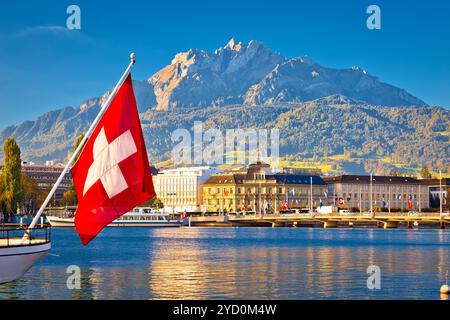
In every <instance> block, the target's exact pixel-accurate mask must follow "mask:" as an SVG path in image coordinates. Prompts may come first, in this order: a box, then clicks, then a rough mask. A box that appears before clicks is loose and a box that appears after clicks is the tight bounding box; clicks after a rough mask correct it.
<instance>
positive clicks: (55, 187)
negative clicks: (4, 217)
mask: <svg viewBox="0 0 450 320" xmlns="http://www.w3.org/2000/svg"><path fill="white" fill-rule="evenodd" d="M130 60H131V61H130V64H129V65H128V67H127V69H126V70H125V72H124V73H123V75H122V77H121V78H120V80H119V82H117V84H116V86H115V87H114V89H113V91H112V92H111V94H110V95H109V97H108V99H107V100H106V101H105V102H104V103H103V105H102V107H101V109H100V112H99V113H98V114H97V117H96V118H95V119H94V121H93V122H92V124H91V126H90V127H89V129H88V131H87V132H86V134H85V135H84V137H83V139H82V140H81V142H80V144H79V145H78V147H77V148H76V150H75V152H74V153H73V154H72V156H71V157H70V159H69V161H68V162H67V164H66V166H65V167H64V170H63V171H62V172H61V174H60V176H59V177H58V179H57V180H56V182H55V184H54V185H53V187H52V189H51V190H50V192H49V193H48V195H47V198H45V200H44V202H43V203H42V205H41V207H40V209H39V211H38V212H37V213H36V216H35V217H34V219H33V221H31V224H30V225H29V226H28V228H27V230H25V234H24V236H23V238H22V240H26V239H28V236H29V234H30V230H31V229H33V228H34V227H35V226H36V223H37V222H38V220H39V218H40V217H41V215H42V213H43V212H44V209H45V208H46V207H47V205H48V203H49V202H50V200H51V199H52V197H53V195H54V194H55V192H56V189H58V187H59V185H60V184H61V182H62V180H63V179H64V176H65V175H66V174H67V172H68V171H69V168H70V165H71V164H72V163H73V162H74V161H75V159H76V157H77V155H78V154H79V153H80V152H81V150H82V149H83V147H84V144H85V143H86V141H87V140H88V139H89V137H90V136H91V135H92V132H93V131H94V130H95V128H96V127H97V124H98V122H99V121H100V119H101V118H102V116H103V114H104V113H105V112H106V110H107V109H108V107H109V105H110V104H111V102H112V100H113V99H114V97H115V96H116V94H117V92H118V91H119V88H120V87H121V86H122V84H123V82H124V81H125V79H126V78H127V77H128V75H129V74H130V72H131V68H132V67H133V65H134V64H135V62H136V60H135V54H134V53H131V54H130Z"/></svg>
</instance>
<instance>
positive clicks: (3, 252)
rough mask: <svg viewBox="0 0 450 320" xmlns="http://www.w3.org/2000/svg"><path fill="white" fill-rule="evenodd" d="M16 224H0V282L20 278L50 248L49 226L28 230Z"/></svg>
mask: <svg viewBox="0 0 450 320" xmlns="http://www.w3.org/2000/svg"><path fill="white" fill-rule="evenodd" d="M24 231H25V229H24V228H22V227H18V226H17V225H16V226H14V225H6V224H5V225H0V283H5V282H9V281H14V280H17V279H19V278H21V277H22V276H23V275H24V274H25V272H27V271H28V269H30V268H31V267H32V266H33V264H34V263H35V262H36V261H38V260H39V259H41V258H42V257H44V256H45V255H46V254H47V252H48V251H49V250H50V248H51V240H50V228H48V227H45V226H40V227H36V228H34V229H31V230H28V235H27V236H25V237H24Z"/></svg>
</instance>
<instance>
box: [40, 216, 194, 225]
mask: <svg viewBox="0 0 450 320" xmlns="http://www.w3.org/2000/svg"><path fill="white" fill-rule="evenodd" d="M47 221H48V223H50V225H51V226H52V227H75V221H74V218H61V217H55V216H47ZM185 224H186V223H185V222H184V221H178V220H167V221H161V220H160V221H152V220H114V221H113V222H111V223H110V224H108V226H107V227H147V228H167V227H181V226H182V225H185Z"/></svg>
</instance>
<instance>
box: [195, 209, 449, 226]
mask: <svg viewBox="0 0 450 320" xmlns="http://www.w3.org/2000/svg"><path fill="white" fill-rule="evenodd" d="M191 225H193V226H226V225H228V226H272V227H301V226H316V227H323V228H337V227H358V226H365V227H380V228H384V229H391V228H398V227H407V228H415V227H424V226H427V227H435V228H441V229H444V228H446V227H447V228H448V227H450V216H449V215H448V214H443V215H441V214H440V213H436V212H432V213H406V212H396V213H387V212H379V213H375V214H374V215H372V214H371V213H369V212H362V213H346V214H341V213H330V214H319V213H312V214H311V213H299V214H263V215H260V214H246V215H243V214H241V215H227V216H223V215H219V216H200V217H192V218H191Z"/></svg>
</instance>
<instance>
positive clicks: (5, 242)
mask: <svg viewBox="0 0 450 320" xmlns="http://www.w3.org/2000/svg"><path fill="white" fill-rule="evenodd" d="M25 232H27V234H28V237H26V238H25V240H24V239H23V236H24V234H25ZM50 241H51V227H50V226H49V225H43V226H36V227H34V228H33V229H30V230H27V226H25V225H20V224H13V223H8V224H0V247H15V246H23V245H34V244H45V243H49V242H50Z"/></svg>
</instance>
